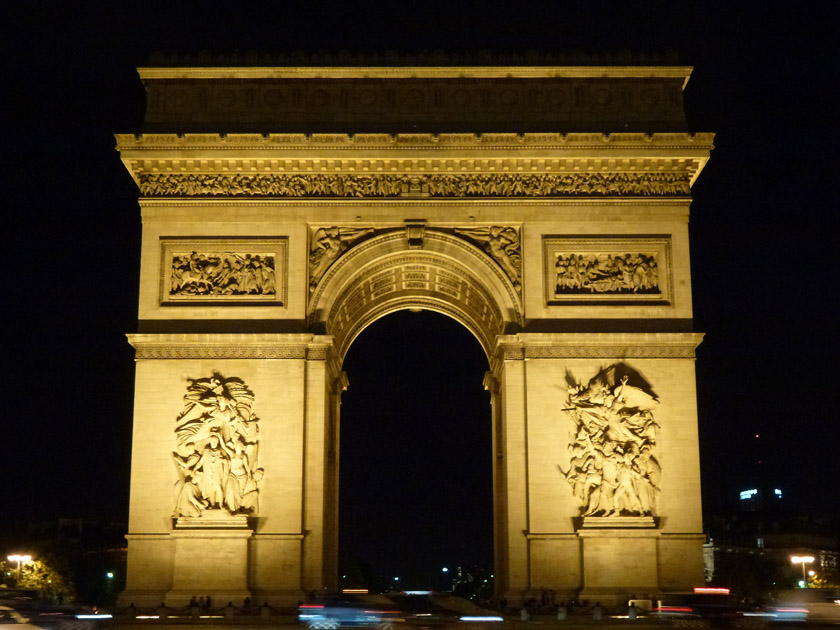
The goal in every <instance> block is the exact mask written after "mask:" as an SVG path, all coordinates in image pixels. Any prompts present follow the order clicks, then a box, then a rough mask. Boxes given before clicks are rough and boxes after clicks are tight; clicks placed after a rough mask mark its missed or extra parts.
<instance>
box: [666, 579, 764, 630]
mask: <svg viewBox="0 0 840 630" xmlns="http://www.w3.org/2000/svg"><path fill="white" fill-rule="evenodd" d="M650 614H651V615H652V616H654V617H659V618H661V619H663V620H666V621H670V622H671V624H672V625H675V626H694V625H700V626H702V627H710V628H751V627H762V626H764V625H766V624H767V621H768V617H767V614H766V613H765V612H762V611H760V610H758V609H755V608H750V607H747V606H743V605H741V604H740V603H739V602H738V599H737V598H736V597H735V596H733V595H731V594H730V592H729V589H727V588H715V587H708V588H695V589H694V591H692V592H690V593H664V594H663V595H662V596H661V598H660V599H658V600H657V601H656V603H655V605H654V606H653V608H652V609H651V611H650ZM698 622H699V623H698Z"/></svg>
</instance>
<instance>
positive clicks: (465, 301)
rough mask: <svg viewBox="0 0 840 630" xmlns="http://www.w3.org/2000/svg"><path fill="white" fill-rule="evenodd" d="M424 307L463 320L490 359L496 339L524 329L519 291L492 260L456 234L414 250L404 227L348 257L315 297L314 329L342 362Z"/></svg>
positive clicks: (429, 238) (434, 235) (427, 240)
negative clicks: (370, 331) (393, 319)
mask: <svg viewBox="0 0 840 630" xmlns="http://www.w3.org/2000/svg"><path fill="white" fill-rule="evenodd" d="M414 308H419V309H425V310H431V311H435V312H439V313H442V314H444V315H448V316H450V317H452V318H454V319H456V320H457V321H460V322H461V323H462V324H463V325H464V326H466V327H467V329H469V330H470V331H471V332H472V333H473V334H474V335H475V336H476V338H477V339H478V340H479V342H480V343H481V344H482V346H483V348H484V350H485V352H486V353H487V355H488V357H489V356H491V354H492V349H493V345H494V343H495V338H496V336H497V335H500V334H503V333H504V332H505V330H507V329H508V328H509V326H510V325H511V324H520V325H521V323H522V305H521V299H520V297H519V292H518V290H517V287H516V286H515V285H514V284H513V283H512V282H511V281H510V279H509V278H508V277H507V276H506V274H505V273H504V271H503V270H502V269H501V267H500V266H499V265H498V264H497V263H496V262H495V261H494V260H493V259H492V258H490V256H488V255H487V254H485V253H484V252H482V251H481V250H480V249H479V248H478V247H476V246H475V245H473V244H471V243H468V242H466V241H465V240H463V239H461V238H458V237H457V236H453V235H451V234H448V233H445V232H442V231H436V230H434V229H426V230H425V232H424V236H423V239H422V247H421V248H416V247H410V246H409V242H408V240H407V238H406V231H405V229H399V228H398V229H394V230H393V231H388V232H384V233H381V234H379V235H376V236H373V237H372V238H370V239H369V240H366V241H364V242H362V243H360V244H359V245H356V246H354V247H352V248H351V249H350V250H349V251H347V252H346V253H344V254H343V255H342V256H341V257H340V258H339V259H338V260H336V261H335V263H334V264H333V265H332V266H331V267H330V268H329V269H328V270H327V271H326V273H324V275H323V277H322V278H321V279H320V281H319V282H318V284H317V286H315V287H314V290H313V292H312V294H311V296H310V303H309V308H308V318H309V324H310V325H311V326H315V327H319V325H320V326H322V327H323V328H324V332H326V333H327V334H330V335H334V337H335V347H336V350H337V352H338V356H339V357H341V358H343V357H344V355H345V354H346V352H347V350H348V348H349V347H350V344H351V343H352V341H353V339H355V338H356V336H358V334H359V333H361V331H362V330H364V328H365V327H366V326H368V325H369V324H370V323H372V322H373V321H375V320H376V319H378V318H380V317H382V316H384V315H386V314H387V313H390V312H392V311H395V310H402V309H414Z"/></svg>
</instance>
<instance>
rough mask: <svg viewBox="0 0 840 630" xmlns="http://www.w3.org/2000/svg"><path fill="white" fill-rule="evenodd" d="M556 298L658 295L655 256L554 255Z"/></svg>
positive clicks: (657, 269)
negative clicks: (602, 295)
mask: <svg viewBox="0 0 840 630" xmlns="http://www.w3.org/2000/svg"><path fill="white" fill-rule="evenodd" d="M555 256H556V258H555V262H554V273H555V288H554V293H555V295H565V294H573V293H583V294H586V293H607V294H609V293H614V294H627V293H640V294H651V293H660V288H659V265H658V263H657V256H656V254H641V253H636V254H616V255H613V254H562V253H557V254H555Z"/></svg>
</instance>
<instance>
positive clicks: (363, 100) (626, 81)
mask: <svg viewBox="0 0 840 630" xmlns="http://www.w3.org/2000/svg"><path fill="white" fill-rule="evenodd" d="M144 84H145V86H146V90H147V94H148V99H147V110H146V118H145V123H144V131H145V132H147V133H162V132H169V133H189V132H218V133H235V132H256V133H375V132H383V133H400V132H403V133H412V132H425V133H446V132H472V133H485V132H499V131H509V132H518V133H523V132H562V133H568V132H602V133H613V132H628V131H629V132H646V133H654V132H668V131H686V130H687V124H686V120H685V112H684V107H683V96H682V88H683V86H684V84H685V77H684V76H682V77H681V76H653V77H648V76H644V77H623V76H621V77H586V78H579V77H540V78H533V77H489V78H470V77H466V78H464V77H462V78H434V77H432V78H429V77H410V78H409V77H406V78H380V77H372V78H370V77H367V78H364V77H362V78H352V79H348V78H344V77H340V78H330V77H326V78H325V77H310V78H288V77H281V78H265V77H257V78H228V77H225V78H218V79H213V78H206V77H203V78H191V77H184V76H175V77H172V78H150V77H148V76H146V77H144Z"/></svg>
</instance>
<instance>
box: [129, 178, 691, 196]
mask: <svg viewBox="0 0 840 630" xmlns="http://www.w3.org/2000/svg"><path fill="white" fill-rule="evenodd" d="M138 178H139V185H140V193H141V194H142V195H144V196H146V197H350V198H366V197H380V198H388V197H413V196H427V197H572V196H574V197H656V196H687V195H690V194H691V181H690V178H691V174H690V173H687V172H677V173H624V172H619V173H563V174H557V175H555V174H512V173H511V174H508V173H497V174H481V175H475V174H465V175H460V174H435V175H425V174H418V175H386V174H383V175H351V174H345V173H336V174H330V175H322V174H314V175H299V174H294V175H280V174H271V173H268V174H258V175H251V174H245V173H235V174H231V175H227V174H216V173H141V174H140V175H139V176H138Z"/></svg>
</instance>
